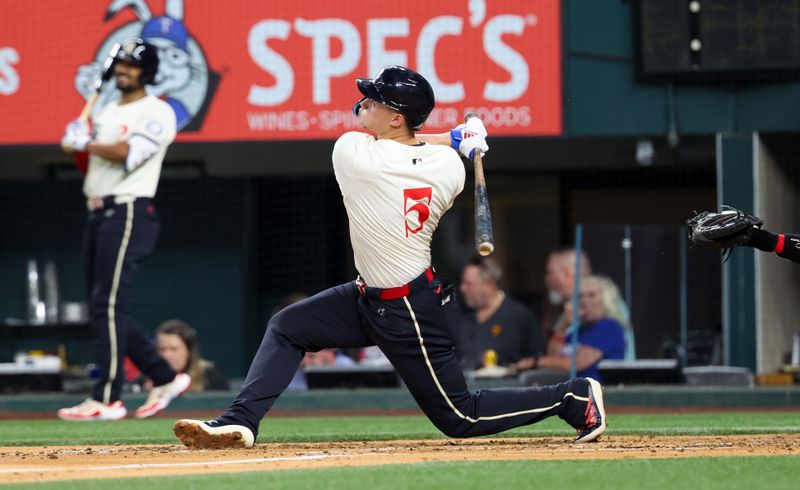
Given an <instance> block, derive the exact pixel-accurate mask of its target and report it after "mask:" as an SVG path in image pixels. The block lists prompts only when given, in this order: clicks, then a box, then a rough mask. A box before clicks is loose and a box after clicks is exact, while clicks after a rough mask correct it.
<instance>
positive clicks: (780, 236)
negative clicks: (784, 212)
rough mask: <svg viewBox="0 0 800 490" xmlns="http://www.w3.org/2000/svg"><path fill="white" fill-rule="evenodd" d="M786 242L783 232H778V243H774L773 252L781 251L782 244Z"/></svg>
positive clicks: (779, 252) (778, 252)
mask: <svg viewBox="0 0 800 490" xmlns="http://www.w3.org/2000/svg"><path fill="white" fill-rule="evenodd" d="M784 243H786V237H785V236H784V235H783V233H778V244H777V245H775V253H776V254H778V255H780V254H781V253H782V252H783V246H784Z"/></svg>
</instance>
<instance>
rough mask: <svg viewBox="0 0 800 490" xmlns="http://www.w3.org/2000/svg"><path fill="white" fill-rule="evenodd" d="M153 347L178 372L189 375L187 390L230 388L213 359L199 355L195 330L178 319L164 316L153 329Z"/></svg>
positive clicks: (199, 390)
mask: <svg viewBox="0 0 800 490" xmlns="http://www.w3.org/2000/svg"><path fill="white" fill-rule="evenodd" d="M156 349H157V350H158V353H159V355H160V356H161V357H163V358H164V359H165V360H166V361H167V363H168V364H169V365H170V366H171V367H172V369H174V370H175V371H177V372H184V373H187V374H189V375H190V376H191V377H192V385H191V387H190V388H189V391H192V392H201V391H218V390H225V391H227V390H229V389H230V385H229V383H228V380H227V379H226V378H225V376H224V375H223V374H222V372H221V371H220V370H219V369H218V368H217V367H216V366H215V365H214V363H213V362H211V361H209V360H206V359H203V358H202V357H201V356H200V344H199V342H198V341H197V332H195V329H194V328H192V327H191V326H189V324H188V323H186V322H184V321H181V320H167V321H165V322H164V323H162V324H161V325H159V326H158V329H156Z"/></svg>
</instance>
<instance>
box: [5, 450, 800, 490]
mask: <svg viewBox="0 0 800 490" xmlns="http://www.w3.org/2000/svg"><path fill="white" fill-rule="evenodd" d="M798 474H800V457H790V456H774V457H750V458H743V457H728V458H722V457H721V458H683V459H630V460H605V461H600V460H587V461H582V460H576V461H482V462H442V463H417V464H410V465H397V466H372V467H356V468H328V469H318V470H304V471H298V470H285V471H272V472H252V473H234V474H230V473H229V474H218V475H196V476H171V477H163V476H159V477H149V478H129V479H126V480H125V482H124V485H123V488H125V489H126V490H128V489H131V490H137V489H143V490H153V489H157V488H169V489H170V490H181V489H211V488H269V489H303V490H305V489H309V488H311V489H316V488H320V489H325V490H352V489H353V488H354V486H355V485H357V486H358V487H359V488H364V489H370V490H372V489H379V488H392V489H411V488H414V489H416V488H424V489H426V490H433V489H451V488H454V489H458V490H470V489H476V490H486V489H491V488H499V489H504V490H508V489H527V488H538V489H552V488H588V489H591V490H601V489H606V488H608V489H611V488H613V489H619V490H639V489H642V488H647V489H648V490H661V489H665V490H666V489H670V490H671V489H674V488H679V487H683V488H687V489H692V490H695V489H704V490H705V489H708V490H715V489H720V490H737V489H747V490H750V489H754V488H769V489H770V490H783V489H787V490H789V489H791V490H795V489H796V488H797V475H798ZM765 475H769V477H768V479H766V478H765ZM119 485H120V483H119V480H116V481H115V480H85V481H79V480H78V481H65V482H54V483H44V484H42V483H34V484H24V485H12V486H9V487H5V486H4V487H2V488H28V489H30V488H36V489H50V488H53V489H76V490H89V489H99V490H106V489H108V488H109V487H111V486H119Z"/></svg>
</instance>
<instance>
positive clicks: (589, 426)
mask: <svg viewBox="0 0 800 490" xmlns="http://www.w3.org/2000/svg"><path fill="white" fill-rule="evenodd" d="M586 381H588V382H589V401H588V403H587V404H586V412H585V414H584V415H585V417H586V421H585V422H584V423H583V424H582V425H581V426H579V427H578V428H577V431H578V436H577V437H576V438H575V442H590V441H594V440H596V439H597V438H598V437H600V435H601V434H602V433H603V432H605V430H606V410H605V407H603V387H602V386H600V383H598V382H597V381H596V380H594V379H592V378H586Z"/></svg>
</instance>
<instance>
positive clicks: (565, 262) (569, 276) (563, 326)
mask: <svg viewBox="0 0 800 490" xmlns="http://www.w3.org/2000/svg"><path fill="white" fill-rule="evenodd" d="M576 259H577V254H576V253H575V248H573V247H567V248H562V249H559V250H556V251H554V252H552V253H551V254H550V257H549V258H548V259H547V271H546V274H545V279H544V281H545V285H546V286H547V294H548V299H549V301H550V303H551V304H552V305H556V306H558V308H559V313H558V315H557V318H556V320H555V321H554V322H548V321H547V319H545V321H544V323H545V326H546V328H545V331H547V332H549V333H550V335H551V336H553V335H555V336H559V335H560V336H562V337H563V336H567V335H569V332H570V325H571V322H572V319H571V317H569V318H567V317H566V316H565V315H564V311H565V309H566V308H568V307H571V304H572V294H573V292H574V290H575V271H576V270H577V263H576ZM590 275H592V263H591V261H590V260H589V256H588V255H587V254H586V251H581V280H583V279H585V278H587V277H589V276H590ZM612 284H613V283H612ZM614 287H615V288H616V286H614ZM616 296H617V298H618V301H619V304H617V305H616V306H614V307H613V308H612V310H613V311H615V312H618V313H619V320H620V323H621V324H622V325H624V326H625V331H624V333H625V359H626V360H630V361H632V360H635V359H636V342H635V340H634V336H633V324H632V323H631V319H630V310H629V309H628V305H627V304H626V303H625V301H624V300H623V299H622V296H621V295H620V294H617V295H616ZM518 368H521V369H526V367H525V365H521V366H518Z"/></svg>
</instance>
